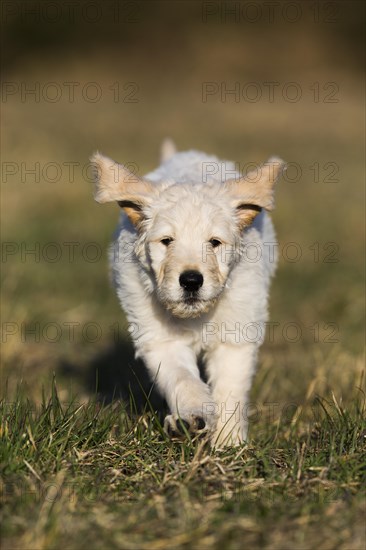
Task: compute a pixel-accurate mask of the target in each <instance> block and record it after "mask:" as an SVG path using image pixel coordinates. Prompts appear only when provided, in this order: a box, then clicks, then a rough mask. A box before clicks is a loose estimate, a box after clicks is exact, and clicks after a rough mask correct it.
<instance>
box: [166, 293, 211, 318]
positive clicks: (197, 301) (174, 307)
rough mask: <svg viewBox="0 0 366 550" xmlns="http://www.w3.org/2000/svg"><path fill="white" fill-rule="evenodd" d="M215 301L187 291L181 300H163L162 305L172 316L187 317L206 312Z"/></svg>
mask: <svg viewBox="0 0 366 550" xmlns="http://www.w3.org/2000/svg"><path fill="white" fill-rule="evenodd" d="M215 302H216V300H204V299H202V298H200V297H199V296H198V295H196V294H193V293H189V294H188V293H187V295H186V296H183V297H182V299H181V300H179V301H176V302H168V303H167V302H165V304H164V305H165V307H166V309H167V310H168V311H170V312H171V313H172V314H173V315H174V317H179V318H181V319H189V318H194V317H199V316H200V315H202V314H204V313H207V312H208V311H209V310H210V309H211V307H212V306H213V305H214V304H215Z"/></svg>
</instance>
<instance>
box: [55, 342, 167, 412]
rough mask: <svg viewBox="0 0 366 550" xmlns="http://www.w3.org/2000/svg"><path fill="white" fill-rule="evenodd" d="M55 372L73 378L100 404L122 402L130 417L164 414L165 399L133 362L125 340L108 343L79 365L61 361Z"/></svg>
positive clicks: (129, 345)
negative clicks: (147, 412)
mask: <svg viewBox="0 0 366 550" xmlns="http://www.w3.org/2000/svg"><path fill="white" fill-rule="evenodd" d="M59 373H60V374H61V375H62V376H67V377H70V376H72V377H75V376H77V377H78V379H79V381H80V383H81V384H82V385H83V386H84V387H85V390H86V391H87V392H88V393H91V394H96V395H97V397H98V399H99V400H100V401H102V402H104V403H111V402H112V401H115V400H123V401H124V402H125V403H126V406H127V411H128V412H129V413H131V414H141V413H143V412H144V411H151V410H153V411H155V412H157V413H158V415H159V416H160V415H163V414H164V413H166V410H167V407H166V403H165V400H164V399H163V398H162V397H161V396H160V394H159V392H158V391H157V389H156V387H155V384H154V382H153V381H151V379H150V377H149V375H148V372H147V369H146V367H145V365H144V363H143V362H142V361H141V360H139V359H135V357H134V350H133V347H132V344H130V343H129V342H127V341H121V342H118V343H111V345H110V346H108V347H107V349H104V350H103V351H101V352H99V353H98V354H97V355H96V356H94V357H93V358H92V360H91V361H89V362H87V363H86V364H83V365H78V364H74V363H71V362H68V361H62V362H61V364H60V365H59Z"/></svg>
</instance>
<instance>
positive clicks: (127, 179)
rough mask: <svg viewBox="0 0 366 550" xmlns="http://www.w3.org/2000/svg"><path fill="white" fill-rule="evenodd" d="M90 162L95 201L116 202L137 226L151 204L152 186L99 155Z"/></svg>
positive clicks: (123, 167)
mask: <svg viewBox="0 0 366 550" xmlns="http://www.w3.org/2000/svg"><path fill="white" fill-rule="evenodd" d="M90 162H91V163H92V166H93V168H94V181H95V193H94V198H95V200H96V201H97V202H99V203H105V202H113V201H116V202H117V203H118V204H119V206H120V207H121V208H123V209H124V211H125V212H126V214H127V216H128V217H129V219H130V220H131V222H132V223H133V224H134V225H139V223H140V222H141V221H142V219H143V209H144V207H145V206H147V205H148V204H149V203H150V202H151V198H152V195H153V193H154V187H153V185H152V184H151V183H150V182H149V181H146V180H143V179H141V178H139V177H138V176H136V175H135V174H133V173H132V172H130V171H129V170H128V169H127V168H126V167H125V166H123V165H122V164H119V163H118V162H115V161H114V160H112V159H110V158H108V157H104V156H103V155H101V154H99V153H95V154H94V155H93V156H92V157H91V158H90Z"/></svg>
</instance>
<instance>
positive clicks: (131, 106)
mask: <svg viewBox="0 0 366 550" xmlns="http://www.w3.org/2000/svg"><path fill="white" fill-rule="evenodd" d="M1 9H2V35H3V57H2V104H1V111H2V117H1V119H2V122H1V125H2V143H1V153H2V201H1V209H2V211H1V220H2V222H1V223H2V238H3V244H2V344H3V354H2V379H3V383H4V384H3V387H5V382H6V381H7V385H8V391H10V392H13V390H14V388H15V386H16V384H17V383H18V382H19V381H20V380H22V381H23V383H25V384H26V386H27V391H28V392H29V394H30V395H32V396H33V397H35V398H36V399H37V398H38V397H39V395H40V391H41V387H42V385H46V386H47V385H49V383H50V380H51V379H52V376H53V374H55V375H56V378H57V381H58V385H59V387H61V388H62V392H64V393H63V397H64V398H65V399H67V398H68V396H69V395H71V394H77V395H78V396H81V398H85V399H87V398H88V396H89V395H91V394H93V393H94V392H95V388H96V386H97V392H98V393H100V394H101V395H105V396H111V395H112V394H113V391H114V390H115V388H117V390H116V391H117V393H118V392H119V391H120V388H121V384H122V383H121V378H122V377H123V374H122V373H123V372H124V371H126V369H127V370H128V367H129V366H130V365H133V359H132V357H133V355H132V352H131V348H130V346H129V345H128V335H127V330H126V329H127V323H126V321H125V319H124V316H123V313H122V312H121V309H120V306H119V304H118V301H117V298H116V296H115V293H114V291H113V289H112V288H111V285H110V283H109V277H108V259H107V248H108V245H109V243H110V241H111V238H112V234H113V231H114V229H115V226H116V223H117V220H118V214H119V212H118V208H117V206H115V205H112V204H111V205H105V206H100V205H98V204H96V203H95V202H94V201H93V197H92V184H91V181H90V170H89V168H88V158H89V156H90V155H91V154H92V153H93V151H95V150H99V151H101V152H103V153H104V154H106V155H108V156H111V157H112V158H114V159H115V160H118V161H120V162H123V163H125V164H129V165H130V168H132V169H133V170H134V171H137V172H138V173H139V174H144V173H146V172H148V171H150V170H152V169H153V168H154V167H155V166H156V165H157V163H158V158H159V148H160V143H161V141H162V139H163V138H164V137H166V136H171V137H172V138H173V139H174V140H175V142H176V144H177V146H178V148H179V149H180V150H185V149H191V148H196V149H200V150H203V151H205V152H208V153H212V154H216V155H217V156H218V157H220V158H228V159H231V160H234V161H236V162H237V163H238V167H239V168H240V169H241V170H243V171H245V170H246V168H247V167H248V163H259V162H262V161H264V160H265V159H266V158H267V157H269V156H271V155H273V154H276V155H280V156H281V157H282V158H284V159H285V160H286V161H287V162H288V163H289V169H288V172H287V175H286V177H285V178H284V179H283V180H282V181H281V183H280V184H279V185H278V189H277V202H276V210H275V211H274V213H273V219H274V222H275V226H276V229H277V234H278V239H279V252H280V263H279V269H278V273H277V276H276V279H275V280H274V284H273V288H272V294H271V308H270V311H271V321H272V323H273V326H272V329H271V330H270V331H269V333H268V334H267V341H266V343H265V346H264V347H263V349H262V351H261V354H260V366H259V373H258V377H257V379H256V380H257V381H256V384H255V387H254V389H253V396H254V397H256V398H258V399H262V400H265V399H266V398H267V397H268V395H271V399H272V400H274V399H278V400H284V399H292V401H295V400H296V399H298V400H301V399H302V397H303V396H304V395H305V394H306V392H308V391H310V390H311V391H314V392H318V393H319V392H320V393H322V392H323V393H324V392H325V393H326V392H327V391H328V390H330V389H336V391H337V392H338V394H339V397H340V398H341V399H344V400H347V399H351V398H352V395H353V393H352V392H353V389H354V388H355V387H356V386H359V385H360V384H362V379H361V372H362V368H363V363H362V346H363V341H364V328H363V320H364V290H363V289H364V287H363V277H364V271H363V269H364V145H365V144H364V100H363V94H364V77H363V68H364V66H363V56H362V48H363V46H362V44H363V38H364V36H363V20H364V5H363V2H357V1H349V2H343V1H336V2H323V1H315V2H298V1H295V2H257V1H252V2H244V1H243V2H219V1H209V2H208V1H207V2H205V1H202V2H201V1H192V2H183V1H173V2H168V1H166V2H155V1H136V2H135V1H133V2H132V1H121V2H114V1H113V2H112V1H108V0H106V1H104V2H95V1H77V0H75V1H71V2H61V1H55V0H54V1H52V2H48V1H47V0H46V1H43V2H32V1H27V2H22V1H18V2H10V1H6V0H5V1H3V2H2V3H1ZM264 381H267V383H266V384H265V383H264ZM276 382H278V383H276ZM334 386H335V387H334ZM309 388H310V390H309ZM266 392H268V395H267V394H266Z"/></svg>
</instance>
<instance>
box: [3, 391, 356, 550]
mask: <svg viewBox="0 0 366 550" xmlns="http://www.w3.org/2000/svg"><path fill="white" fill-rule="evenodd" d="M364 397H365V396H364V395H363V394H362V393H361V392H359V393H358V396H357V397H356V398H355V400H354V401H353V403H352V405H350V406H349V407H347V408H343V407H342V406H341V405H340V404H339V403H338V402H337V400H336V398H335V397H334V396H333V398H332V399H331V400H329V401H328V400H325V399H324V398H316V399H313V400H312V402H311V403H307V404H306V405H305V406H304V407H302V408H301V410H300V408H298V409H297V411H296V412H295V411H293V409H292V412H293V413H294V414H291V415H288V414H286V415H280V416H277V418H276V419H272V421H271V422H268V418H265V415H263V416H262V417H261V418H260V419H259V421H257V422H256V423H255V424H254V428H253V429H252V440H251V444H250V445H249V446H243V447H241V448H234V449H227V450H223V451H216V452H213V451H210V449H209V448H208V446H207V442H206V441H205V440H191V441H188V440H187V441H186V442H174V441H173V442H172V441H169V440H167V439H166V437H165V436H164V434H163V431H162V428H161V425H160V423H159V421H158V419H157V418H155V417H154V416H153V415H151V414H145V415H142V416H140V417H139V418H138V420H136V419H135V420H131V418H130V417H129V416H128V415H127V414H126V412H125V411H124V409H123V407H122V405H121V404H120V403H119V404H118V403H117V404H111V405H109V406H100V404H98V402H96V401H89V402H88V403H86V404H82V405H80V404H77V403H76V402H71V403H69V404H68V405H67V406H65V404H64V405H63V404H62V403H61V401H60V398H59V396H58V393H57V386H56V382H55V381H54V382H53V385H52V390H51V395H50V396H49V397H45V396H43V399H42V402H41V403H40V404H39V405H38V406H36V405H35V403H32V402H31V401H30V400H29V399H27V397H26V396H25V395H24V388H21V387H20V388H19V389H18V394H17V396H16V398H15V400H14V402H12V403H9V402H6V400H4V402H3V405H2V420H1V456H2V462H1V474H2V476H3V480H4V482H3V488H2V489H3V504H4V507H3V512H2V523H3V532H2V536H3V539H4V543H3V548H15V547H16V548H60V547H65V548H85V547H88V548H100V547H108V548H123V549H125V548H126V549H136V550H137V549H145V548H146V549H151V548H159V549H160V548H163V549H164V548H167V549H168V548H179V549H180V548H192V547H194V548H221V547H222V546H225V548H243V547H251V548H281V549H282V548H289V549H290V548H295V547H296V548H311V547H314V545H315V544H317V545H319V547H321V548H335V547H337V548H344V549H346V548H347V550H348V549H351V548H352V549H358V548H362V541H363V531H364V503H365V501H364V495H362V491H361V488H362V487H363V486H364V483H365V476H366V420H365V412H366V411H365V399H364ZM322 541H323V542H324V544H322Z"/></svg>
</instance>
